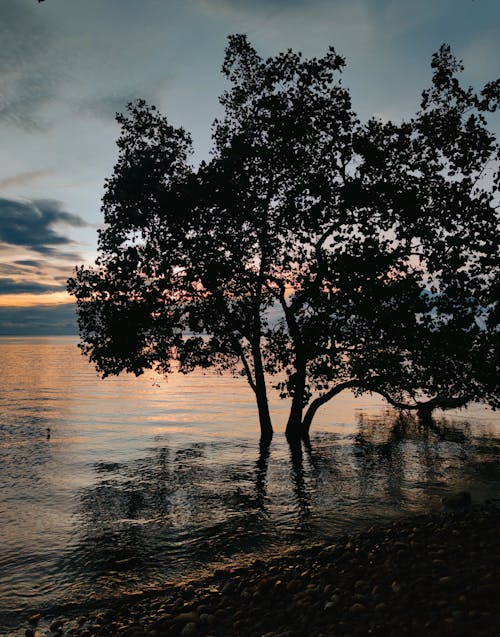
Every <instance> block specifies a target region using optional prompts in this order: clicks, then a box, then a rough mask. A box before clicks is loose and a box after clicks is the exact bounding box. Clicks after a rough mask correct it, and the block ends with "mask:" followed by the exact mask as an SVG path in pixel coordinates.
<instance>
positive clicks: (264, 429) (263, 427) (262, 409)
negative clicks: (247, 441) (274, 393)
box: [255, 383, 273, 442]
mask: <svg viewBox="0 0 500 637" xmlns="http://www.w3.org/2000/svg"><path fill="white" fill-rule="evenodd" d="M255 398H256V400H257V409H258V410H259V424H260V440H261V442H266V441H270V440H271V438H272V437H273V425H272V422H271V414H270V413H269V403H268V402H267V392H266V387H265V385H264V386H263V387H259V383H256V390H255Z"/></svg>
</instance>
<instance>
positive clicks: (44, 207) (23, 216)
mask: <svg viewBox="0 0 500 637" xmlns="http://www.w3.org/2000/svg"><path fill="white" fill-rule="evenodd" d="M58 224H66V225H69V226H73V227H84V226H87V225H88V224H87V223H86V222H85V221H84V220H83V219H82V218H81V217H79V216H78V215H75V214H72V213H70V212H65V211H64V210H63V209H62V206H61V203H60V202H58V201H54V200H51V199H35V200H33V201H30V202H22V201H16V200H14V199H3V198H0V242H3V243H5V244H10V245H15V246H23V247H25V248H28V249H31V250H34V251H35V252H38V253H40V254H43V255H47V256H57V257H59V258H67V259H75V258H76V259H78V258H79V255H78V254H75V253H68V252H62V251H61V250H60V248H61V247H65V246H69V245H72V244H73V243H74V242H73V241H72V240H71V239H68V238H67V237H65V236H63V235H61V234H59V233H57V232H56V231H55V229H54V226H56V225H58Z"/></svg>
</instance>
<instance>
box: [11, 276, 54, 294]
mask: <svg viewBox="0 0 500 637" xmlns="http://www.w3.org/2000/svg"><path fill="white" fill-rule="evenodd" d="M64 289H65V286H64V285H46V284H44V283H37V282H36V281H17V280H15V279H11V278H7V277H0V294H43V293H44V292H61V291H62V290H64Z"/></svg>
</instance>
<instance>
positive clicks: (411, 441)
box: [64, 412, 500, 591]
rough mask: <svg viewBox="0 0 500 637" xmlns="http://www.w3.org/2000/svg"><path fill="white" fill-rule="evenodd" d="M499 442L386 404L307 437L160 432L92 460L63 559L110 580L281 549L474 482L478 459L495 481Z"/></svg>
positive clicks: (420, 505) (166, 575) (82, 572)
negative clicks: (145, 442) (198, 437)
mask: <svg viewBox="0 0 500 637" xmlns="http://www.w3.org/2000/svg"><path fill="white" fill-rule="evenodd" d="M498 449H499V441H498V439H495V438H494V436H493V433H492V432H489V433H488V432H486V433H484V434H483V435H482V436H481V435H478V434H473V432H472V429H471V427H470V426H469V425H468V424H467V423H462V424H460V423H457V422H454V421H451V420H441V421H438V422H437V423H436V428H433V429H429V428H428V427H422V426H421V423H419V421H418V419H417V418H415V417H413V416H407V415H406V414H402V415H397V414H394V413H392V412H387V413H384V414H382V415H380V416H377V417H369V416H367V415H363V414H361V415H360V417H359V419H358V423H357V429H356V431H355V433H350V432H347V433H339V431H337V432H330V433H328V432H324V433H315V434H314V437H313V438H312V439H311V440H308V441H300V440H291V441H290V442H288V441H287V440H286V438H285V437H282V438H280V437H277V436H275V438H274V439H273V441H272V443H271V442H270V441H267V442H262V443H261V444H260V445H259V446H256V445H255V444H254V443H251V442H250V441H247V440H237V441H235V440H234V439H233V440H229V439H213V440H208V441H205V442H192V441H191V442H186V441H183V442H181V443H180V444H179V442H177V443H175V442H174V441H173V439H172V440H168V439H165V438H161V437H158V438H156V439H155V440H154V445H152V447H151V448H150V449H149V450H147V452H146V453H145V455H144V457H141V458H138V459H136V460H132V461H128V462H107V463H98V464H96V465H95V467H94V469H95V482H94V484H92V485H91V486H89V487H87V488H85V489H83V490H82V491H81V493H80V498H79V507H78V511H77V515H76V517H75V538H74V544H73V546H72V550H71V551H70V553H69V554H68V557H67V559H66V560H65V563H64V569H65V570H66V572H69V573H72V581H77V582H78V581H80V583H81V584H82V586H90V585H93V584H94V583H95V581H96V580H98V581H99V586H100V587H101V588H102V589H103V590H108V589H109V590H110V591H111V590H112V589H113V587H116V586H118V587H119V588H120V589H121V590H122V589H123V587H125V586H127V585H131V583H133V582H136V581H137V580H138V579H139V580H140V581H141V582H148V581H152V582H163V581H165V580H166V579H172V578H174V577H179V576H180V575H181V574H184V575H185V574H186V573H189V572H193V571H197V570H199V569H205V568H209V569H210V568H212V569H213V568H215V567H216V566H215V565H217V564H220V563H221V562H224V561H226V560H228V559H229V560H234V559H238V560H239V559H242V557H243V556H249V557H250V558H252V557H255V556H256V555H261V554H263V553H266V552H268V551H280V550H281V549H282V547H283V546H287V545H288V546H289V545H292V544H293V543H296V542H300V541H303V540H304V539H305V540H307V541H309V540H313V539H314V538H316V539H317V538H321V537H327V536H330V535H331V534H335V533H337V532H344V531H346V530H347V529H349V528H351V527H352V525H353V524H354V525H356V524H360V523H363V521H364V520H366V518H368V517H369V518H371V519H377V518H378V519H381V518H384V516H386V517H387V516H391V517H392V516H393V515H394V514H397V513H400V512H401V511H404V510H415V509H425V508H426V507H428V506H429V505H432V503H439V502H440V498H441V496H442V495H444V494H446V493H447V492H449V491H450V490H453V489H456V490H461V489H463V488H464V485H465V486H466V488H468V486H467V485H469V484H474V480H476V476H478V475H479V473H478V466H480V465H481V463H484V460H485V459H489V461H490V464H489V465H488V466H489V473H487V474H486V473H485V474H484V478H483V477H482V478H481V479H484V481H485V483H486V480H488V481H489V482H488V484H489V487H488V488H490V490H491V489H494V488H495V486H496V487H498V486H499V485H500V467H499V466H498V462H497V465H495V464H494V462H493V459H494V458H495V457H496V456H495V454H496V453H497V452H498ZM495 471H496V473H495ZM75 573H76V576H75ZM85 582H86V584H85Z"/></svg>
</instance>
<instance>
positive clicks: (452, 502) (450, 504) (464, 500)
mask: <svg viewBox="0 0 500 637" xmlns="http://www.w3.org/2000/svg"><path fill="white" fill-rule="evenodd" d="M441 502H442V503H443V505H444V506H445V507H447V508H448V509H461V508H465V507H469V506H470V505H471V502H472V497H471V494H470V492H469V491H459V492H458V493H453V494H452V495H448V496H445V497H443V498H441Z"/></svg>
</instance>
